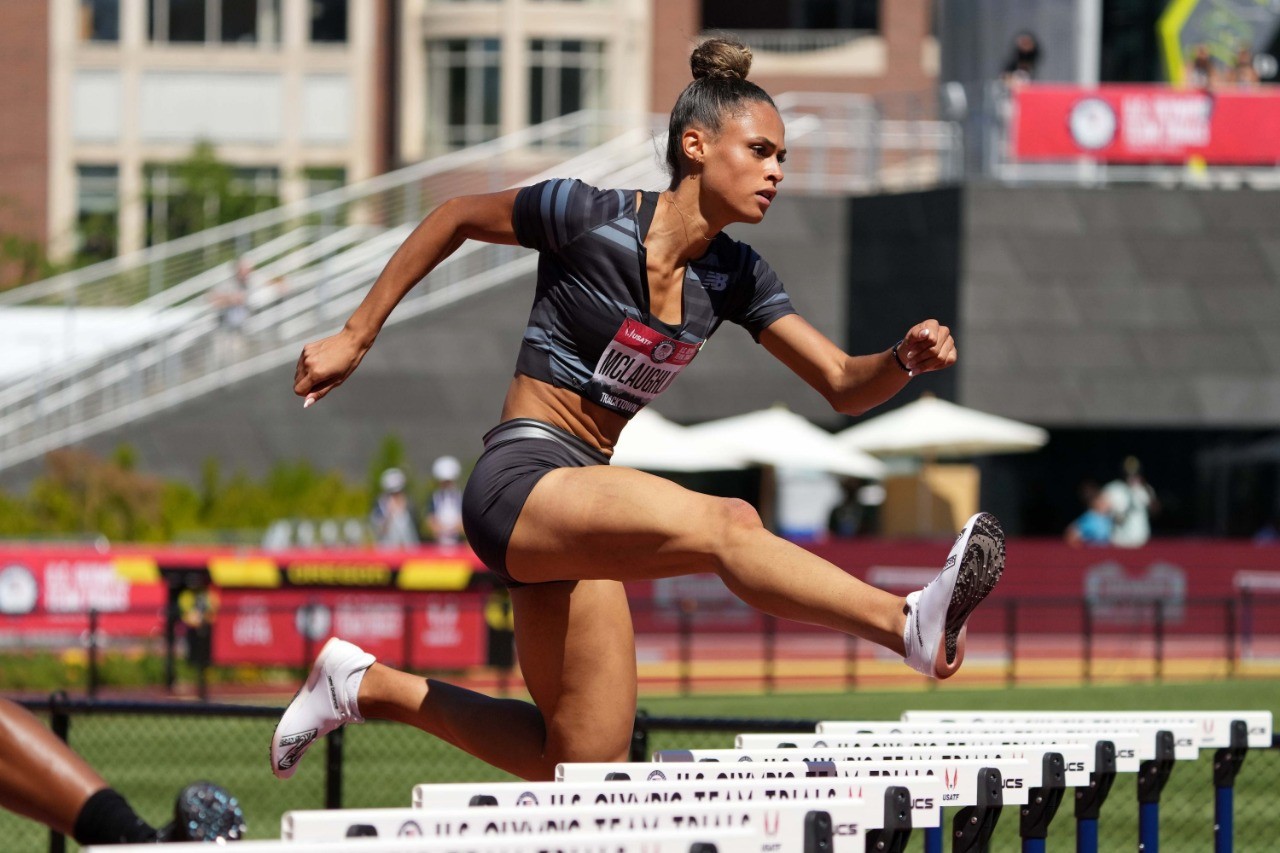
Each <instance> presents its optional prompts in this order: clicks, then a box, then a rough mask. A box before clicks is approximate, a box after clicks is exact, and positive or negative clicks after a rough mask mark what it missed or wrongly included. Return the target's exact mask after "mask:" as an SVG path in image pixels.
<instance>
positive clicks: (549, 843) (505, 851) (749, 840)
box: [83, 829, 760, 853]
mask: <svg viewBox="0 0 1280 853" xmlns="http://www.w3.org/2000/svg"><path fill="white" fill-rule="evenodd" d="M165 849H166V850H174V851H181V850H188V851H191V853H197V851H208V850H209V845H208V844H205V843H203V842H198V841H192V842H185V843H181V844H170V845H166V847H165ZM233 849H234V850H236V851H238V853H333V851H334V850H358V851H361V853H755V851H757V850H759V849H760V847H759V840H758V839H757V837H756V835H755V833H753V832H750V831H747V830H742V829H718V830H716V832H715V837H714V839H713V840H711V839H709V838H708V836H706V835H705V834H701V833H698V832H676V833H672V832H648V833H643V834H635V835H624V834H621V833H581V834H574V835H558V834H553V835H537V836H489V837H483V838H481V837H476V838H468V839H460V838H419V837H412V836H406V837H403V838H369V837H361V836H351V837H349V838H343V839H342V845H341V846H338V845H336V844H334V842H332V841H310V842H308V841H297V842H294V841H238V842H236V843H235V846H234V848H233ZM83 850H84V851H85V853H155V850H156V846H155V845H154V844H113V845H110V846H102V845H93V846H90V847H85V848H83Z"/></svg>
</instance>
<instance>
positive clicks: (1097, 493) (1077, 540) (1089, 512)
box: [1064, 482, 1115, 546]
mask: <svg viewBox="0 0 1280 853" xmlns="http://www.w3.org/2000/svg"><path fill="white" fill-rule="evenodd" d="M1081 491H1082V492H1083V493H1084V497H1085V498H1086V500H1085V506H1086V507H1087V508H1086V509H1085V511H1084V512H1083V513H1081V514H1080V516H1079V517H1078V518H1076V520H1075V521H1073V522H1071V524H1069V525H1067V530H1066V534H1065V535H1064V538H1065V539H1066V540H1067V544H1069V545H1092V546H1103V545H1110V544H1111V534H1112V530H1113V528H1114V527H1115V524H1114V522H1113V521H1112V519H1111V509H1110V504H1108V503H1107V496H1106V495H1105V494H1103V493H1102V491H1101V490H1099V489H1098V487H1097V484H1095V483H1093V482H1090V483H1089V484H1087V485H1086V486H1085V487H1084V488H1083V489H1082V490H1081Z"/></svg>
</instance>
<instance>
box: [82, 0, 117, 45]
mask: <svg viewBox="0 0 1280 853" xmlns="http://www.w3.org/2000/svg"><path fill="white" fill-rule="evenodd" d="M80 38H81V40H83V41H120V0H80Z"/></svg>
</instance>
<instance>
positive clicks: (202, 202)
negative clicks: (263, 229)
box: [143, 154, 280, 246]
mask: <svg viewBox="0 0 1280 853" xmlns="http://www.w3.org/2000/svg"><path fill="white" fill-rule="evenodd" d="M143 181H144V191H145V194H146V203H147V245H148V246H152V245H155V244H157V243H163V242H165V241H166V240H175V239H177V238H178V237H185V236H186V235H188V234H195V233H196V232H198V231H203V230H205V229H206V228H212V227H214V226H215V225H222V224H224V223H227V222H234V221H235V220H237V219H241V218H243V217H245V216H251V215H253V214H255V213H261V212H262V211H264V210H270V209H271V208H273V207H278V206H279V205H280V170H279V169H277V168H275V167H274V166H230V165H227V164H224V163H220V162H218V161H217V160H215V159H212V158H211V154H206V155H205V156H203V157H193V158H191V159H190V160H187V161H184V162H182V163H151V164H148V165H147V166H146V167H144V169H143Z"/></svg>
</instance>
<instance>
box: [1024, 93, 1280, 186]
mask: <svg viewBox="0 0 1280 853" xmlns="http://www.w3.org/2000/svg"><path fill="white" fill-rule="evenodd" d="M1012 101H1013V103H1012V107H1013V122H1012V134H1011V147H1012V151H1011V152H1010V153H1011V154H1012V156H1013V157H1014V158H1015V159H1018V160H1041V161H1044V160H1075V159H1077V158H1081V157H1087V158H1091V159H1094V160H1098V161H1102V162H1109V163H1185V162H1187V161H1188V160H1189V159H1191V158H1192V157H1199V158H1203V160H1204V161H1205V162H1206V163H1210V164H1220V165H1236V166H1245V165H1265V166H1270V165H1275V164H1277V163H1280V91H1277V92H1274V93H1273V92H1271V91H1270V90H1269V89H1266V88H1263V89H1257V90H1248V91H1231V90H1213V91H1204V90H1200V89H1173V88H1170V87H1168V86H1158V85H1147V86H1141V85H1124V86H1121V85H1115V86H1107V85H1104V86H1099V87H1097V88H1093V89H1085V88H1080V87H1076V86H1056V85H1029V86H1023V87H1020V88H1018V89H1015V90H1014V92H1013V94H1012Z"/></svg>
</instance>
